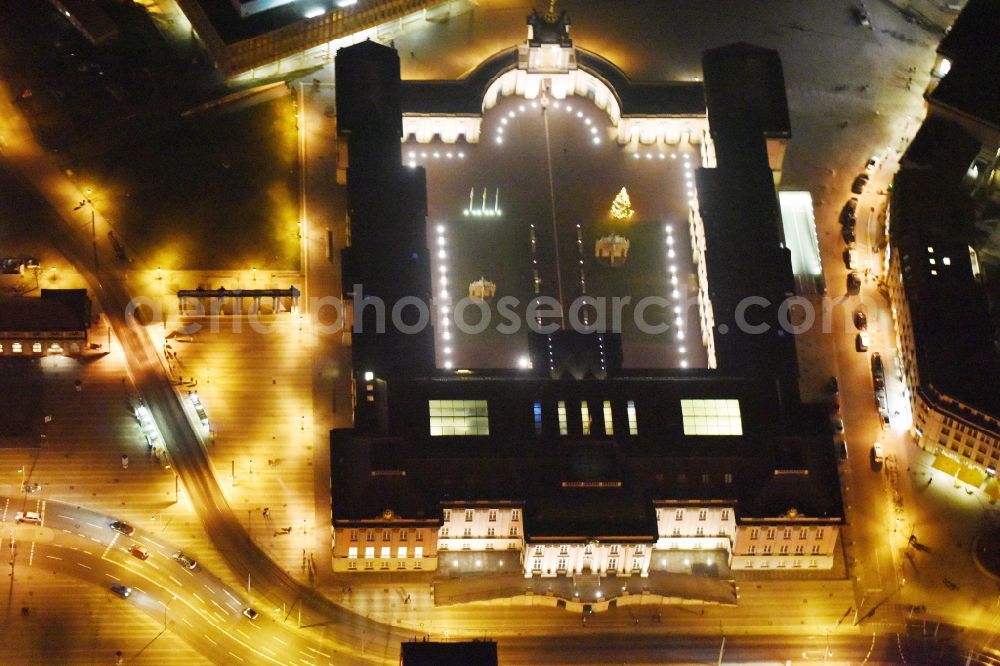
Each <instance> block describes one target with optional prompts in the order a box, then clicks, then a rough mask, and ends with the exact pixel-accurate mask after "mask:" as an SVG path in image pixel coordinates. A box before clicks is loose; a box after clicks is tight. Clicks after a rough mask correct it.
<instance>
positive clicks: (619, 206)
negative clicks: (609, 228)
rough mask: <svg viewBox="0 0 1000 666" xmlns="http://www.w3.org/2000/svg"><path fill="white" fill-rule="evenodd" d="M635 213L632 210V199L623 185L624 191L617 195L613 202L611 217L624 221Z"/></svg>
mask: <svg viewBox="0 0 1000 666" xmlns="http://www.w3.org/2000/svg"><path fill="white" fill-rule="evenodd" d="M633 215H635V211H634V210H632V200H631V199H629V197H628V191H627V190H626V189H625V188H624V187H623V188H622V191H621V192H619V193H618V194H617V196H615V200H614V201H612V202H611V217H613V218H614V219H615V220H617V221H619V222H624V221H626V220H628V219H631V217H632V216H633Z"/></svg>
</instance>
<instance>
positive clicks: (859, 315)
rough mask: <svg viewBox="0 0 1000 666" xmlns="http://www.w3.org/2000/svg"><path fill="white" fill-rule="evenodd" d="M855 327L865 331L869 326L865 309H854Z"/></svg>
mask: <svg viewBox="0 0 1000 666" xmlns="http://www.w3.org/2000/svg"><path fill="white" fill-rule="evenodd" d="M854 328H856V329H858V330H859V331H864V330H866V329H867V328H868V315H866V314H865V313H864V310H855V311H854Z"/></svg>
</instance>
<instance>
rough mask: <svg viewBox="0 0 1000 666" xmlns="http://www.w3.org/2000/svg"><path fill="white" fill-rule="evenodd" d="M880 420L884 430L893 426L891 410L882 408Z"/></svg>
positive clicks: (879, 415)
mask: <svg viewBox="0 0 1000 666" xmlns="http://www.w3.org/2000/svg"><path fill="white" fill-rule="evenodd" d="M878 419H879V422H880V423H881V424H882V430H888V429H889V428H891V427H892V421H891V420H889V412H887V411H885V410H881V411H879V413H878Z"/></svg>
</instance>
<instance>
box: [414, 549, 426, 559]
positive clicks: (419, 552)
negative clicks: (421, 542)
mask: <svg viewBox="0 0 1000 666" xmlns="http://www.w3.org/2000/svg"><path fill="white" fill-rule="evenodd" d="M423 556H424V547H423V546H417V547H416V548H414V549H413V557H415V558H417V559H418V560H419V559H420V558H421V557H423Z"/></svg>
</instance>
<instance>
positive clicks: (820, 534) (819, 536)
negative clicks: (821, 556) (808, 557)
mask: <svg viewBox="0 0 1000 666" xmlns="http://www.w3.org/2000/svg"><path fill="white" fill-rule="evenodd" d="M816 538H817V539H822V538H823V528H822V527H821V528H819V529H818V530H816Z"/></svg>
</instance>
